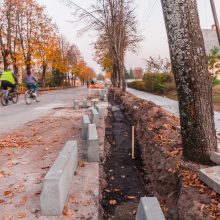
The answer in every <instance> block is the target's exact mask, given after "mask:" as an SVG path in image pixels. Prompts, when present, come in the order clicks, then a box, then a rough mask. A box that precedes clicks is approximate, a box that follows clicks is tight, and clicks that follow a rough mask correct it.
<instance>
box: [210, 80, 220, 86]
mask: <svg viewBox="0 0 220 220" xmlns="http://www.w3.org/2000/svg"><path fill="white" fill-rule="evenodd" d="M212 84H213V86H217V85H220V80H219V79H213V80H212Z"/></svg>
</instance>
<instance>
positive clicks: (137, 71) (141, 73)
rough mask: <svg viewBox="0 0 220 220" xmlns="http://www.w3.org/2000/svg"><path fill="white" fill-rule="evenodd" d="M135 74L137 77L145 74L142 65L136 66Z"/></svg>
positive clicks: (139, 77) (140, 77)
mask: <svg viewBox="0 0 220 220" xmlns="http://www.w3.org/2000/svg"><path fill="white" fill-rule="evenodd" d="M133 75H134V78H135V79H142V78H143V75H144V70H143V69H142V68H141V67H137V68H134V70H133Z"/></svg>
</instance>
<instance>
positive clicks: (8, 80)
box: [0, 68, 18, 92]
mask: <svg viewBox="0 0 220 220" xmlns="http://www.w3.org/2000/svg"><path fill="white" fill-rule="evenodd" d="M0 80H1V88H2V89H4V90H7V89H8V88H10V89H11V92H14V91H15V88H16V85H17V84H18V80H17V77H16V76H15V75H14V73H13V72H12V71H11V69H10V68H7V69H6V70H5V71H3V72H2V73H1V76H0Z"/></svg>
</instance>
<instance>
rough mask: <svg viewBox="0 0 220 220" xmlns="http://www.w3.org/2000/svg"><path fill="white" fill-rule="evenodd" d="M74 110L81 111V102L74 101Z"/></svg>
mask: <svg viewBox="0 0 220 220" xmlns="http://www.w3.org/2000/svg"><path fill="white" fill-rule="evenodd" d="M73 108H74V109H76V110H77V109H79V100H74V101H73Z"/></svg>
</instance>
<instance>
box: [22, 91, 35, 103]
mask: <svg viewBox="0 0 220 220" xmlns="http://www.w3.org/2000/svg"><path fill="white" fill-rule="evenodd" d="M24 99H25V103H26V104H27V105H30V104H31V103H32V100H33V98H32V94H31V93H30V91H26V92H25V94H24Z"/></svg>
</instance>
